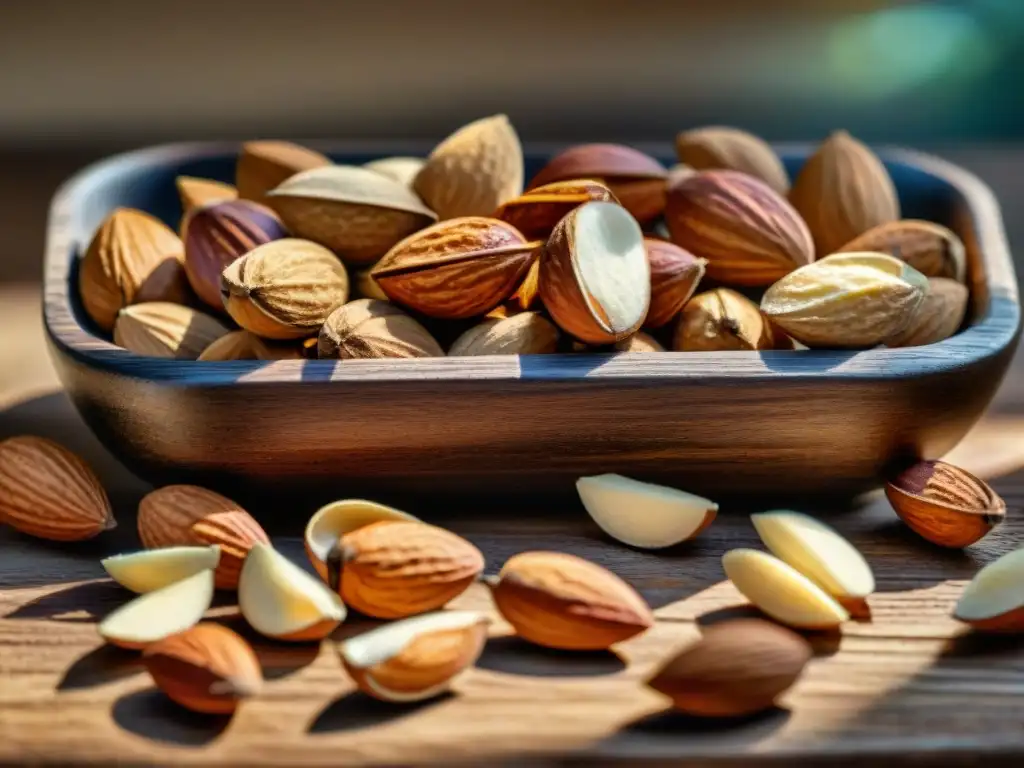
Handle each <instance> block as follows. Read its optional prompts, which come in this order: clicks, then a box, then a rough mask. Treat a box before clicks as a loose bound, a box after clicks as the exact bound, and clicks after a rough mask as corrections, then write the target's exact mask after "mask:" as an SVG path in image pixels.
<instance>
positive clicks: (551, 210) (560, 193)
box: [494, 179, 618, 239]
mask: <svg viewBox="0 0 1024 768" xmlns="http://www.w3.org/2000/svg"><path fill="white" fill-rule="evenodd" d="M593 200H605V201H610V202H613V203H617V202H618V200H617V199H616V198H615V195H614V194H612V191H611V190H610V189H608V187H607V186H605V185H604V184H602V183H601V182H599V181H593V180H591V179H569V180H567V181H555V182H552V183H550V184H545V185H543V186H540V187H535V188H534V189H530V190H527V191H526V192H524V193H523V194H521V195H520V196H519V197H516V198H514V199H512V200H509V201H508V202H507V203H505V204H504V205H502V206H501V207H500V208H498V210H497V211H495V213H494V218H496V219H501V220H502V221H507V222H508V223H509V224H511V225H512V226H513V227H515V228H516V229H518V230H519V231H520V232H522V233H523V234H524V235H525V236H526V237H529V238H543V239H547V237H548V236H549V235H550V234H551V230H553V229H554V228H555V225H556V224H557V223H558V222H559V221H561V220H562V218H563V217H565V215H566V214H567V213H569V211H571V210H572V209H573V208H576V207H577V206H579V205H582V204H583V203H589V202H591V201H593Z"/></svg>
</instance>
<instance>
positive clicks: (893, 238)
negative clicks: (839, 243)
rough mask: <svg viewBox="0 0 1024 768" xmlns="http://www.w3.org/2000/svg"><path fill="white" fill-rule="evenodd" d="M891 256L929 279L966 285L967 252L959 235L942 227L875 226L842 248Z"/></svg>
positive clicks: (911, 223)
mask: <svg viewBox="0 0 1024 768" xmlns="http://www.w3.org/2000/svg"><path fill="white" fill-rule="evenodd" d="M850 251H874V252H876V253H887V254H889V255H890V256H895V257H896V258H897V259H901V260H902V261H905V262H907V264H909V265H910V266H912V267H913V268H914V269H916V270H917V271H918V272H920V273H921V274H922V275H925V276H926V277H946V278H950V279H952V280H957V281H959V282H961V283H962V282H964V280H965V279H966V276H967V251H966V249H965V247H964V244H963V241H962V240H961V239H960V238H959V237H957V235H956V233H955V232H953V231H952V230H951V229H949V228H948V227H944V226H942V225H941V224H935V223H933V222H930V221H920V220H918V219H901V220H900V221H891V222H889V223H887V224H879V225H878V226H877V227H872V228H871V229H869V230H868V231H867V232H865V233H864V234H862V235H860V236H859V237H855V238H854V239H853V240H851V241H850V242H848V243H846V245H844V246H843V247H842V248H840V249H839V251H838V252H839V253H846V252H850Z"/></svg>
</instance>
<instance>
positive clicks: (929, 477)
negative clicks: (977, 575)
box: [885, 461, 1006, 549]
mask: <svg viewBox="0 0 1024 768" xmlns="http://www.w3.org/2000/svg"><path fill="white" fill-rule="evenodd" d="M885 495H886V496H887V497H888V499H889V502H890V503H891V504H892V507H893V509H894V510H895V511H896V514H897V515H899V517H900V519H901V520H903V522H904V523H906V524H907V526H908V527H909V528H910V529H911V530H913V531H914V532H915V533H917V534H918V535H919V536H921V537H922V538H924V539H927V540H928V541H930V542H932V543H933V544H937V545H939V546H941V547H951V548H957V549H959V548H962V547H966V546H970V545H971V544H973V543H975V542H976V541H978V540H980V539H981V538H983V537H984V536H985V535H987V534H988V533H989V532H990V531H991V530H992V529H993V528H995V527H996V526H997V525H999V524H1000V523H1002V522H1003V520H1004V519H1005V517H1006V502H1004V501H1003V500H1002V498H1000V496H999V495H998V494H997V493H996V492H995V491H994V490H992V488H991V487H990V486H989V485H988V483H986V482H985V481H984V480H981V479H980V478H978V477H975V476H974V475H972V474H971V473H970V472H968V471H967V470H965V469H960V468H959V467H955V466H953V465H952V464H948V463H946V462H944V461H921V462H918V463H917V464H914V465H913V466H911V467H909V468H908V469H905V470H903V471H902V472H901V473H899V474H898V475H896V476H895V477H894V478H892V479H891V480H890V481H889V482H888V483H887V484H886V486H885Z"/></svg>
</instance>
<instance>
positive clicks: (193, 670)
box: [142, 624, 263, 715]
mask: <svg viewBox="0 0 1024 768" xmlns="http://www.w3.org/2000/svg"><path fill="white" fill-rule="evenodd" d="M142 663H143V664H145V666H146V669H147V671H148V672H149V674H150V676H151V677H152V678H153V682H154V683H156V686H157V687H158V688H159V689H160V690H161V691H163V692H164V693H165V694H166V695H167V697H168V698H169V699H171V700H172V701H174V702H176V703H178V704H180V705H181V706H183V707H185V708H186V709H191V710H192V711H193V712H202V713H204V714H212V715H228V714H231V713H232V712H234V711H235V709H236V708H237V707H238V704H239V702H241V700H242V699H245V698H249V697H250V696H254V695H256V694H257V693H258V692H259V690H260V688H261V686H262V685H263V671H262V670H261V669H260V662H259V659H257V658H256V654H255V653H254V652H253V649H252V647H251V646H250V645H249V644H248V643H247V642H245V640H243V639H242V638H241V637H240V636H239V635H238V634H237V633H235V632H232V631H231V630H230V629H228V628H227V627H224V626H221V625H220V624H198V625H197V626H194V627H192V628H191V629H186V630H185V631H184V632H179V633H178V634H176V635H171V636H170V637H167V638H164V639H163V640H159V641H157V642H155V643H153V644H152V645H150V646H148V647H147V648H146V650H145V652H144V653H143V654H142Z"/></svg>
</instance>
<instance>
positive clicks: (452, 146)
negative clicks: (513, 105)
mask: <svg viewBox="0 0 1024 768" xmlns="http://www.w3.org/2000/svg"><path fill="white" fill-rule="evenodd" d="M413 188H414V189H415V190H416V192H417V193H418V194H419V195H420V197H422V198H423V200H424V201H425V202H426V204H427V205H428V206H430V208H431V209H433V210H434V211H436V212H437V215H438V216H439V217H440V218H441V219H455V218H459V217H463V216H490V215H491V214H492V213H493V212H494V211H495V210H496V209H497V208H498V206H500V205H501V204H502V203H504V202H506V201H507V200H511V199H512V198H514V197H517V196H518V195H520V194H522V191H523V148H522V146H521V145H520V143H519V136H518V135H517V134H516V131H515V128H513V127H512V124H511V123H510V122H509V120H508V117H506V116H505V115H494V116H492V117H485V118H483V119H481V120H476V121H474V122H472V123H470V124H469V125H465V126H463V127H462V128H460V129H459V130H457V131H456V132H455V133H453V134H452V135H451V136H449V137H448V138H446V139H445V140H444V141H442V142H441V143H440V144H438V145H437V146H436V147H435V148H434V150H433V151H432V152H431V153H430V157H428V158H427V162H426V164H425V165H424V166H423V168H422V169H421V170H420V172H419V173H418V174H417V175H416V179H415V180H414V181H413Z"/></svg>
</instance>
